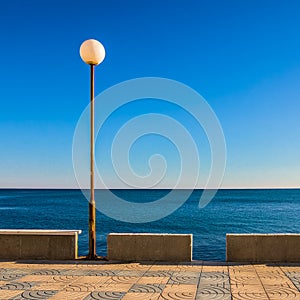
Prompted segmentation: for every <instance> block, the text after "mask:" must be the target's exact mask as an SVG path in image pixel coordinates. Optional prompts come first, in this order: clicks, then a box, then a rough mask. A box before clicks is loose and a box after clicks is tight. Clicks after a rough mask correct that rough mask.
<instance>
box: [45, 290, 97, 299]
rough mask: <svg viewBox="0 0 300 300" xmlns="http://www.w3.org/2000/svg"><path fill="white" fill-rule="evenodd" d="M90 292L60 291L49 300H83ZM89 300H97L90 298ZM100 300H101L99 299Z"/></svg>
mask: <svg viewBox="0 0 300 300" xmlns="http://www.w3.org/2000/svg"><path fill="white" fill-rule="evenodd" d="M88 295H90V292H66V291H60V292H57V294H55V295H54V296H51V297H50V298H49V300H83V299H85V298H86V297H87V296H88ZM90 299H97V298H90ZM100 299H101V298H100Z"/></svg>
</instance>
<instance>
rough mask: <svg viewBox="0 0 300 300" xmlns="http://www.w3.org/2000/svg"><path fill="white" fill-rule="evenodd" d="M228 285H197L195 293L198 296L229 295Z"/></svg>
mask: <svg viewBox="0 0 300 300" xmlns="http://www.w3.org/2000/svg"><path fill="white" fill-rule="evenodd" d="M230 291H231V289H230V285H229V284H224V283H223V284H218V285H213V284H200V285H198V289H197V293H198V294H212V295H214V294H230Z"/></svg>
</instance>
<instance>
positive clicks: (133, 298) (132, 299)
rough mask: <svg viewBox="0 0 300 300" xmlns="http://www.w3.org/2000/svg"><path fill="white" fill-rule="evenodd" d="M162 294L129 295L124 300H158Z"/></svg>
mask: <svg viewBox="0 0 300 300" xmlns="http://www.w3.org/2000/svg"><path fill="white" fill-rule="evenodd" d="M159 297H160V293H130V292H129V293H127V294H126V295H125V296H124V298H122V300H157V299H158V298H159Z"/></svg>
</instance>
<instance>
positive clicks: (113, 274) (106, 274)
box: [86, 270, 120, 276]
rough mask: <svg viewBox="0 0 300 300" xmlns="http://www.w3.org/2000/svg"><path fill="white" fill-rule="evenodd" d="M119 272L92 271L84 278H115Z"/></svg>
mask: <svg viewBox="0 0 300 300" xmlns="http://www.w3.org/2000/svg"><path fill="white" fill-rule="evenodd" d="M119 272H120V271H117V270H115V271H112V270H92V271H89V272H88V273H87V274H86V276H116V275H118V273H119Z"/></svg>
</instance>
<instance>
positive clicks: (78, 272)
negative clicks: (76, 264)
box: [60, 269, 90, 276]
mask: <svg viewBox="0 0 300 300" xmlns="http://www.w3.org/2000/svg"><path fill="white" fill-rule="evenodd" d="M89 273H90V270H80V269H75V270H62V271H61V272H60V275H65V276H70V275H71V276H86V275H89Z"/></svg>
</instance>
